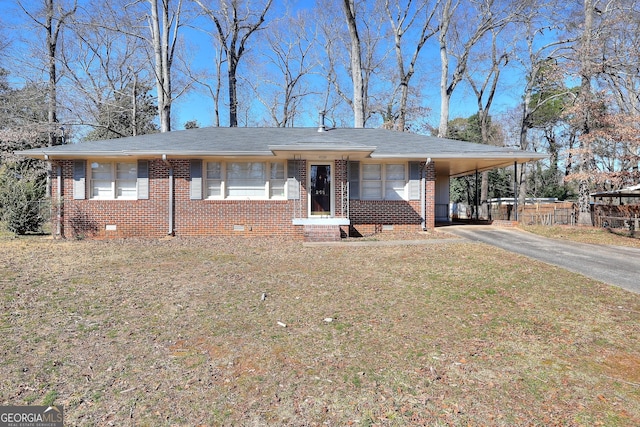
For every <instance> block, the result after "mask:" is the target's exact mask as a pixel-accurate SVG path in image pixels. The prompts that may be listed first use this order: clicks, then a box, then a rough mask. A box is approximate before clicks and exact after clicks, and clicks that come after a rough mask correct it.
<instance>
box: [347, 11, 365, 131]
mask: <svg viewBox="0 0 640 427" xmlns="http://www.w3.org/2000/svg"><path fill="white" fill-rule="evenodd" d="M342 10H343V12H344V16H345V19H346V21H347V28H349V37H350V40H351V54H350V57H351V80H352V81H353V127H356V128H362V127H364V121H365V116H364V109H365V103H364V90H365V87H364V79H363V77H362V73H363V71H362V52H361V48H360V36H359V35H358V26H357V24H356V7H355V0H342Z"/></svg>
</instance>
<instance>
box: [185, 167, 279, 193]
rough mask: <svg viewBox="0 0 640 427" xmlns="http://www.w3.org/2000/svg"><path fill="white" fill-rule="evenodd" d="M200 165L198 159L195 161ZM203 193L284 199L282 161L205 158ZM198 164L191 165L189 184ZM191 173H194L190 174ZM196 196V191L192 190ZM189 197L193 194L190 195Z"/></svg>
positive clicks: (194, 176) (196, 174)
mask: <svg viewBox="0 0 640 427" xmlns="http://www.w3.org/2000/svg"><path fill="white" fill-rule="evenodd" d="M195 162H196V163H198V164H201V163H200V162H198V161H195ZM203 169H204V173H205V175H204V176H203V177H202V178H203V184H204V196H205V198H208V199H227V198H229V199H247V198H250V199H284V198H285V184H286V179H285V178H286V177H285V170H286V168H285V162H219V161H207V162H206V165H205V166H204V167H203ZM199 170H200V169H199V167H196V168H195V169H194V166H193V164H192V170H191V173H192V177H191V178H192V186H193V185H194V180H198V179H199V178H198V175H199V174H200V172H197V171H199ZM194 174H195V175H194ZM195 191H196V193H195V194H196V195H197V194H199V192H200V190H199V189H196V190H195ZM192 198H197V197H194V194H192Z"/></svg>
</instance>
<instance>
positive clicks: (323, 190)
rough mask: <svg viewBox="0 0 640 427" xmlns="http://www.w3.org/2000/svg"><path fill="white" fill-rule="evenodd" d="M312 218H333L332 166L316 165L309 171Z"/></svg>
mask: <svg viewBox="0 0 640 427" xmlns="http://www.w3.org/2000/svg"><path fill="white" fill-rule="evenodd" d="M309 179H310V183H309V188H311V194H310V195H311V197H310V198H309V199H310V202H311V207H310V213H311V215H312V216H331V206H332V204H333V203H332V202H333V200H332V199H333V190H332V188H331V165H328V164H314V165H311V170H310V171H309Z"/></svg>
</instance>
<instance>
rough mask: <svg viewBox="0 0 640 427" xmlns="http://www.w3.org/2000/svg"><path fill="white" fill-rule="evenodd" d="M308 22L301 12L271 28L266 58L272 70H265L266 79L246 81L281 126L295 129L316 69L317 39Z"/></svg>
mask: <svg viewBox="0 0 640 427" xmlns="http://www.w3.org/2000/svg"><path fill="white" fill-rule="evenodd" d="M308 22H309V17H308V16H305V15H304V14H300V13H299V14H298V15H297V16H296V17H288V16H285V18H283V20H282V21H279V22H277V27H275V26H272V28H271V31H270V32H269V34H268V36H267V40H268V46H269V49H268V50H267V51H266V52H265V53H264V54H263V57H264V58H266V61H265V64H266V67H267V68H268V69H271V70H273V71H271V72H269V71H266V74H265V76H264V79H262V78H261V79H253V80H254V81H253V82H252V81H248V82H247V83H248V84H249V85H250V86H251V87H252V88H253V90H254V93H255V96H256V98H257V99H258V100H259V101H260V102H261V103H262V104H263V105H264V106H265V108H266V109H267V111H268V114H269V116H270V118H271V122H272V123H273V124H274V125H275V126H278V127H287V126H293V125H294V124H295V119H296V118H297V117H299V116H300V114H301V113H302V108H301V104H302V101H303V100H304V99H305V98H306V97H307V96H308V95H310V94H311V93H312V91H311V89H310V87H309V85H308V84H307V83H306V82H305V79H306V78H307V77H308V76H309V74H310V73H311V72H312V71H313V69H314V67H315V66H316V64H315V63H314V62H313V61H312V59H311V53H312V49H313V47H314V42H315V37H314V34H313V32H312V31H310V30H309V29H308V25H307V24H308ZM256 65H257V64H256ZM257 68H258V67H257V66H256V67H254V69H257Z"/></svg>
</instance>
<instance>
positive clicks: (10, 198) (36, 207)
mask: <svg viewBox="0 0 640 427" xmlns="http://www.w3.org/2000/svg"><path fill="white" fill-rule="evenodd" d="M11 166H13V167H11ZM11 166H8V165H3V166H2V167H1V168H0V219H2V221H4V222H5V223H6V227H7V230H9V231H11V232H13V233H16V234H25V233H28V232H37V231H39V230H40V227H41V226H42V224H43V223H44V221H45V215H43V214H42V212H43V205H44V204H45V203H46V200H45V198H46V182H45V180H44V179H43V177H42V176H39V175H38V174H36V173H33V171H30V170H28V169H23V168H19V167H17V166H16V165H11Z"/></svg>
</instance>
